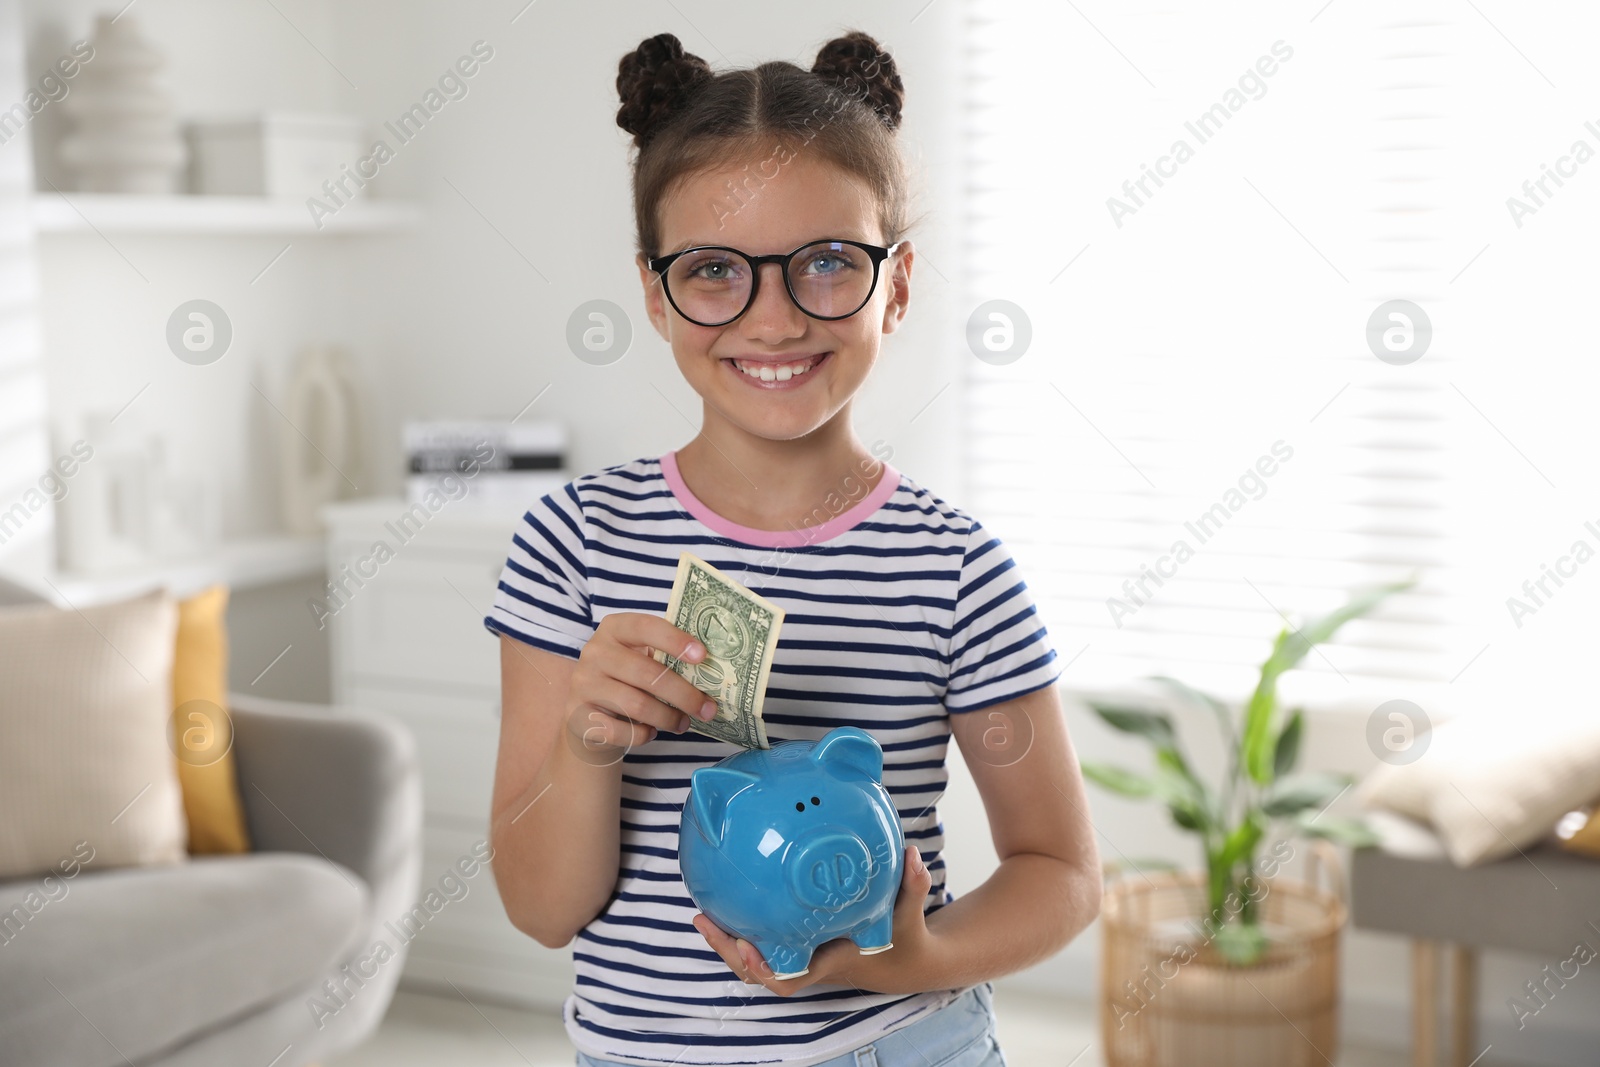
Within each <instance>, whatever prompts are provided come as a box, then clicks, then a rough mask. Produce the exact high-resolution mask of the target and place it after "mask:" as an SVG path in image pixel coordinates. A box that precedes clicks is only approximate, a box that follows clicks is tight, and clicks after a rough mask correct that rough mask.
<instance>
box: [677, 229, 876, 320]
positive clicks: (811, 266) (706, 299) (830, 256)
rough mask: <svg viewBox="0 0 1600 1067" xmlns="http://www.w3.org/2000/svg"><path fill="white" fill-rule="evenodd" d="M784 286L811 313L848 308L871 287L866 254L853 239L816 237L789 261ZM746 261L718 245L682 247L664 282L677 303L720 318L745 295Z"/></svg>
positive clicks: (734, 310)
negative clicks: (685, 249)
mask: <svg viewBox="0 0 1600 1067" xmlns="http://www.w3.org/2000/svg"><path fill="white" fill-rule="evenodd" d="M788 277H789V288H790V290H791V291H792V292H793V293H794V296H795V300H796V302H797V303H798V304H799V305H800V307H801V308H802V309H804V310H805V311H807V312H809V313H810V314H812V315H819V316H822V317H824V318H833V317H838V316H842V315H850V314H853V313H854V312H855V311H856V310H858V309H859V308H860V307H861V305H862V304H864V303H866V300H867V297H868V296H869V295H870V294H871V292H872V280H873V267H872V257H871V256H869V255H867V253H866V252H864V251H862V250H861V249H859V248H856V247H855V246H854V245H847V244H841V243H840V242H838V241H818V242H817V243H815V244H810V245H807V246H806V247H805V248H803V249H801V250H800V251H799V252H798V253H796V254H795V257H794V258H793V259H791V260H790V261H789V271H788ZM753 282H754V278H753V276H752V274H751V268H750V264H749V262H748V261H746V260H745V259H744V258H743V257H741V256H738V255H736V254H734V253H733V252H729V251H727V250H726V249H721V248H702V249H697V250H694V251H690V252H687V253H685V254H684V255H681V256H679V257H678V258H677V259H676V260H674V261H673V263H672V266H670V267H668V268H667V288H668V290H669V291H670V292H671V293H672V298H673V302H674V303H676V304H677V305H678V309H679V310H680V311H682V312H683V314H685V315H686V316H688V317H689V318H691V319H695V320H697V321H700V322H725V321H727V320H729V319H732V318H734V317H735V316H737V315H738V314H739V313H740V312H741V311H743V310H744V308H745V305H746V304H748V303H749V301H750V290H751V286H752V284H753Z"/></svg>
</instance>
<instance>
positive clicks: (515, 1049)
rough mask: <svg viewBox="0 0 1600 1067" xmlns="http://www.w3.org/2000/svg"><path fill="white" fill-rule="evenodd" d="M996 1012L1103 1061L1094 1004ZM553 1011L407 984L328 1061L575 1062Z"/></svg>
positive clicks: (1072, 1055)
mask: <svg viewBox="0 0 1600 1067" xmlns="http://www.w3.org/2000/svg"><path fill="white" fill-rule="evenodd" d="M995 1015H996V1017H997V1019H998V1022H999V1032H1000V1047H1001V1048H1002V1049H1003V1050H1004V1051H1005V1055H1006V1062H1007V1064H1008V1067H1104V1061H1103V1060H1102V1059H1101V1057H1100V1046H1099V1042H1098V1041H1097V1040H1096V1019H1095V1012H1094V1008H1093V1006H1091V1005H1089V1004H1084V1003H1081V1002H1075V1001H1063V1000H1060V999H1057V998H1052V997H1046V996H1042V995H1040V994H1036V993H1027V992H1022V991H1018V990H1011V989H1006V988H1004V987H1001V988H998V989H996V991H995ZM1406 1062H1407V1057H1406V1056H1404V1055H1402V1054H1400V1053H1397V1052H1393V1051H1376V1050H1368V1049H1355V1048H1345V1049H1343V1050H1342V1051H1341V1054H1340V1056H1339V1064H1338V1067H1405V1064H1406ZM572 1063H573V1054H572V1046H571V1045H570V1044H569V1043H568V1042H567V1035H566V1031H564V1030H563V1029H562V1027H561V1020H560V1018H558V1017H557V1016H556V1015H554V1014H544V1013H538V1012H530V1011H524V1010H520V1009H516V1008H509V1007H505V1006H504V1005H498V1004H492V1003H488V1002H485V1001H481V1000H479V999H478V998H476V997H474V998H473V999H472V1001H471V1002H470V1003H469V1002H468V1001H467V1000H466V999H464V998H463V997H461V996H454V997H451V996H431V995H428V994H425V993H419V992H413V991H408V990H402V991H401V992H400V993H399V994H398V995H397V996H396V997H395V999H394V1004H393V1005H392V1006H391V1007H390V1009H389V1015H388V1017H387V1018H386V1019H385V1020H384V1023H383V1026H382V1027H381V1028H380V1029H379V1031H378V1033H377V1035H376V1036H375V1037H373V1039H372V1040H371V1041H369V1042H367V1044H365V1045H363V1046H362V1047H361V1048H359V1049H357V1050H355V1051H353V1052H351V1053H348V1054H346V1055H344V1056H340V1057H339V1058H338V1059H336V1060H329V1061H327V1062H326V1063H325V1064H324V1065H323V1067H424V1065H426V1067H435V1065H438V1067H572Z"/></svg>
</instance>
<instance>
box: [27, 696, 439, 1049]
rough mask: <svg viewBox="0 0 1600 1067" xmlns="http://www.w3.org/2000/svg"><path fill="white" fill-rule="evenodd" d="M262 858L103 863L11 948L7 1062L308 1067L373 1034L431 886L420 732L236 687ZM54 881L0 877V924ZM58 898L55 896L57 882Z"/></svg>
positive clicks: (241, 750)
mask: <svg viewBox="0 0 1600 1067" xmlns="http://www.w3.org/2000/svg"><path fill="white" fill-rule="evenodd" d="M230 699H231V701H232V709H231V710H232V712H233V716H234V751H235V754H236V759H237V762H238V770H239V787H240V791H241V793H242V795H243V799H244V806H245V811H246V818H247V820H248V822H249V827H250V834H251V840H252V844H253V847H254V851H253V852H251V853H249V854H247V855H243V856H212V857H196V858H194V859H192V860H190V861H189V862H187V863H183V864H179V865H177V866H172V867H154V868H131V869H121V870H109V871H96V870H95V869H94V867H93V865H92V864H90V865H89V866H88V867H86V868H84V870H83V871H82V873H80V874H78V876H77V877H75V878H73V879H71V880H70V881H67V882H65V883H63V884H65V885H66V886H67V892H66V893H65V894H64V895H60V896H59V898H58V899H56V900H53V901H51V902H50V903H49V904H48V905H47V906H44V907H41V908H39V909H38V910H37V912H36V913H34V914H31V915H30V916H29V917H28V918H27V919H26V920H25V921H24V922H23V923H22V924H20V925H18V924H16V923H13V928H12V929H8V930H7V932H6V935H5V936H4V943H3V944H0V1063H6V1064H11V1063H15V1064H28V1065H30V1067H101V1065H104V1067H118V1065H125V1064H129V1063H136V1064H139V1065H140V1067H146V1065H150V1067H202V1065H205V1067H210V1065H214V1064H223V1063H238V1064H257V1065H260V1067H266V1065H267V1064H272V1065H273V1067H294V1065H299V1064H306V1063H309V1062H312V1061H314V1060H317V1059H319V1058H322V1057H326V1056H330V1055H333V1054H334V1053H337V1052H339V1051H342V1050H343V1049H346V1048H349V1047H351V1046H353V1045H356V1044H358V1043H359V1042H361V1041H362V1040H364V1039H365V1038H366V1037H367V1036H368V1035H370V1034H371V1032H372V1031H373V1030H374V1029H375V1028H376V1026H377V1024H378V1022H379V1021H380V1020H381V1019H382V1018H383V1014H384V1012H385V1010H386V1009H387V1008H388V1004H389V1000H390V998H391V996H392V995H393V993H394V988H395V985H396V983H397V982H398V981H399V978H400V970H401V967H402V966H403V965H404V963H405V953H406V944H405V942H404V941H402V940H401V939H400V938H399V937H397V936H396V935H395V934H394V933H393V932H392V931H391V930H389V929H388V927H387V926H386V925H385V923H386V922H387V921H388V920H392V919H394V918H395V917H396V916H398V915H400V914H401V913H403V912H405V911H406V910H407V909H408V908H409V907H410V906H411V904H412V903H413V899H414V897H415V895H416V892H417V879H418V873H419V867H420V864H421V821H422V798H421V784H420V776H419V772H418V769H417V757H416V750H415V744H414V741H413V739H412V737H411V735H410V733H409V732H408V731H406V730H405V729H404V727H402V726H400V725H399V724H398V723H395V722H393V721H392V720H389V719H386V718H382V717H379V716H373V715H365V714H359V713H356V712H346V711H343V710H336V709H330V708H318V707H313V706H307V705H301V704H293V703H287V702H281V701H269V700H262V699H259V698H251V697H245V696H238V695H235V696H233V697H231V698H230ZM39 884H40V879H38V878H34V879H23V880H19V881H13V882H7V883H0V919H3V918H4V916H5V914H6V913H8V912H10V910H11V909H12V908H13V907H14V906H15V905H17V904H18V903H19V902H20V901H21V900H22V899H23V898H24V897H25V896H26V895H27V894H28V893H29V892H30V891H31V890H35V889H37V888H38V887H39ZM57 892H59V890H57Z"/></svg>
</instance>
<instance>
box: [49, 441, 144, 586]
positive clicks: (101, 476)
mask: <svg viewBox="0 0 1600 1067" xmlns="http://www.w3.org/2000/svg"><path fill="white" fill-rule="evenodd" d="M114 414H115V413H113V412H109V411H90V412H85V413H84V414H83V416H82V432H81V433H76V434H74V433H68V434H63V435H61V437H62V440H67V439H69V438H78V439H81V440H86V441H91V442H93V445H94V450H93V454H92V457H93V458H92V459H91V460H90V461H89V462H86V463H84V464H83V465H82V466H81V467H80V468H79V469H78V472H77V476H76V477H75V478H74V479H73V481H72V484H71V485H70V486H69V488H68V490H67V493H66V494H65V495H64V496H63V497H62V498H61V499H60V500H58V501H57V502H56V546H57V547H56V551H57V555H58V558H59V562H60V565H61V567H62V569H63V570H67V571H75V572H77V573H80V574H93V573H95V572H97V571H114V570H122V569H125V568H128V567H133V566H137V565H139V564H141V563H146V562H149V560H150V558H151V553H150V549H149V540H148V537H147V531H148V529H149V505H150V468H151V464H150V459H151V456H150V443H149V441H148V439H144V438H140V437H137V436H136V435H135V434H133V433H132V432H131V431H130V430H129V429H128V428H127V427H121V428H119V427H116V426H114V425H112V422H111V420H112V418H114Z"/></svg>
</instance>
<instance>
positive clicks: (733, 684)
mask: <svg viewBox="0 0 1600 1067" xmlns="http://www.w3.org/2000/svg"><path fill="white" fill-rule="evenodd" d="M667 621H668V622H670V623H672V625H674V626H676V627H677V628H678V629H680V630H683V631H685V632H687V633H691V634H693V635H694V636H695V638H696V639H697V640H698V641H699V642H700V643H701V644H702V645H704V646H705V648H706V657H705V659H703V660H701V661H700V662H699V663H685V662H684V661H683V660H680V659H678V658H677V657H676V656H672V655H669V654H667V653H666V652H663V651H662V650H661V649H655V650H654V651H653V652H652V653H651V654H652V655H653V656H654V657H655V659H656V662H657V663H664V664H666V665H667V666H668V667H670V668H672V669H673V670H674V671H677V672H678V673H679V674H681V675H683V677H684V678H686V679H688V681H689V683H690V684H691V685H693V686H694V687H695V688H696V689H698V690H700V691H701V692H702V693H705V694H706V695H707V696H709V697H711V698H712V699H713V700H715V701H716V702H717V714H716V716H715V717H714V718H712V719H711V720H709V721H702V720H700V719H697V718H695V717H694V716H693V715H690V717H689V728H690V729H692V730H694V731H696V732H698V733H702V734H706V735H707V736H709V737H715V738H718V739H719V740H722V741H727V742H729V743H731V744H735V745H739V746H741V747H743V748H771V747H772V746H771V745H770V744H768V743H767V724H766V721H765V720H764V719H763V718H762V717H761V706H762V703H763V701H765V699H766V695H767V675H768V674H769V673H770V672H771V670H772V655H773V652H774V651H776V649H777V647H778V631H779V629H781V628H782V626H783V609H782V608H780V607H778V605H776V604H774V603H772V601H770V600H766V599H764V598H762V597H760V596H757V595H756V594H755V593H752V592H751V591H750V590H749V589H746V588H745V587H744V586H743V585H740V584H739V583H738V582H736V581H734V580H733V579H732V578H729V577H728V576H727V575H725V574H723V573H722V572H721V571H719V570H717V569H716V568H715V567H713V566H712V565H711V564H709V563H707V562H706V561H705V560H703V559H699V558H697V557H696V556H695V555H694V554H693V553H690V552H685V553H683V555H681V556H679V557H678V574H677V577H676V578H675V579H674V580H673V582H672V599H671V600H670V601H668V603H667ZM684 710H686V711H687V710H689V709H687V708H686V709H684Z"/></svg>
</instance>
